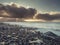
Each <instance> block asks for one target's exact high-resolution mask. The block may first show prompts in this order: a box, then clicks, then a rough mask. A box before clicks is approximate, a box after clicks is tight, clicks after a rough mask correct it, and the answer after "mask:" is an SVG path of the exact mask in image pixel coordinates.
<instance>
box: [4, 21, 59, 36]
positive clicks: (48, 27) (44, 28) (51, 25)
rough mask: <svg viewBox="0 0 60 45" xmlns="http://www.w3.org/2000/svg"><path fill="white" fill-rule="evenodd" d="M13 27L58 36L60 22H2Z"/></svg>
mask: <svg viewBox="0 0 60 45" xmlns="http://www.w3.org/2000/svg"><path fill="white" fill-rule="evenodd" d="M4 23H8V24H13V25H15V24H16V25H19V26H23V27H33V28H38V29H37V30H36V31H40V32H42V33H45V32H48V31H51V32H53V33H55V34H56V35H58V36H60V22H4Z"/></svg>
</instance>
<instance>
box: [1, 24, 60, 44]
mask: <svg viewBox="0 0 60 45" xmlns="http://www.w3.org/2000/svg"><path fill="white" fill-rule="evenodd" d="M36 30H37V28H32V27H22V26H18V25H11V24H5V23H0V45H60V36H57V35H56V34H54V33H53V32H50V31H49V32H46V33H41V32H40V31H36Z"/></svg>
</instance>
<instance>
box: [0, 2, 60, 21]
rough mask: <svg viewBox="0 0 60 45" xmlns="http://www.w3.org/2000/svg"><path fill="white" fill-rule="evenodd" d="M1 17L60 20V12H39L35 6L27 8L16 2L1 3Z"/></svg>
mask: <svg viewBox="0 0 60 45" xmlns="http://www.w3.org/2000/svg"><path fill="white" fill-rule="evenodd" d="M0 17H4V18H6V19H7V18H9V20H10V18H19V19H33V17H35V19H41V20H45V21H52V20H60V12H50V13H45V14H42V13H39V14H37V10H36V9H34V8H25V7H22V6H17V5H16V4H15V3H12V4H10V5H9V4H7V5H4V4H0ZM2 19H3V18H2Z"/></svg>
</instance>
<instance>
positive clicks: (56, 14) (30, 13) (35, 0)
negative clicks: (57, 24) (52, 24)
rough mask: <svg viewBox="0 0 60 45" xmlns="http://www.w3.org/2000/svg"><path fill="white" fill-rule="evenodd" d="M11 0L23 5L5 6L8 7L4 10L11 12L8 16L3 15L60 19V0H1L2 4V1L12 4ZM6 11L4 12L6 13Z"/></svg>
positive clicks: (50, 19)
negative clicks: (18, 6)
mask: <svg viewBox="0 0 60 45" xmlns="http://www.w3.org/2000/svg"><path fill="white" fill-rule="evenodd" d="M11 2H13V3H17V4H19V5H21V6H22V8H21V7H20V8H17V7H12V6H9V7H8V6H4V7H6V9H3V10H4V11H5V12H7V13H9V14H8V15H6V16H5V15H3V17H9V16H10V17H13V18H22V17H23V18H27V17H28V18H32V17H35V18H37V19H42V20H45V21H52V20H55V21H56V20H58V21H60V0H0V3H1V4H2V3H3V4H6V3H9V4H10V3H11ZM14 5H15V4H14ZM26 7H29V8H28V9H26ZM7 8H8V9H7ZM1 9H2V8H1ZM0 11H1V10H0ZM4 11H2V12H4ZM5 12H4V14H5ZM19 12H20V13H19ZM22 12H23V13H22ZM38 12H42V13H44V12H48V14H41V13H38ZM37 13H38V14H37ZM21 15H23V16H21ZM26 16H27V17H26ZM10 17H9V18H10Z"/></svg>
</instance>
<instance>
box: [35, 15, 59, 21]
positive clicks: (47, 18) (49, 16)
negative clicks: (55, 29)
mask: <svg viewBox="0 0 60 45" xmlns="http://www.w3.org/2000/svg"><path fill="white" fill-rule="evenodd" d="M35 18H37V19H43V20H57V19H60V14H52V15H50V14H37V15H36V16H35Z"/></svg>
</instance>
